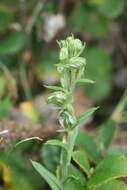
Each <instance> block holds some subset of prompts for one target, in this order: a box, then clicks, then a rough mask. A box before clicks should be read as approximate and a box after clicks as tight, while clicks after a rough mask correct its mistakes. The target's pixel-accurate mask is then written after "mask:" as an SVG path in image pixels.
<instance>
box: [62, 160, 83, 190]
mask: <svg viewBox="0 0 127 190" xmlns="http://www.w3.org/2000/svg"><path fill="white" fill-rule="evenodd" d="M68 176H69V178H68V181H67V183H66V184H67V185H66V190H84V187H85V184H86V179H85V176H84V175H83V173H82V172H81V171H80V170H78V169H77V168H76V167H75V166H73V165H72V164H71V165H70V166H69V167H68Z"/></svg>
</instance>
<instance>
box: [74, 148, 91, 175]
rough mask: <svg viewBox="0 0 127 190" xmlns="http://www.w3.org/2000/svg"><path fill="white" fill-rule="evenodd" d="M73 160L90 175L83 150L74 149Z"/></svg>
mask: <svg viewBox="0 0 127 190" xmlns="http://www.w3.org/2000/svg"><path fill="white" fill-rule="evenodd" d="M72 157H73V160H74V161H75V162H76V163H77V164H78V165H79V166H80V167H81V168H82V170H83V171H84V172H85V173H86V174H87V175H88V177H89V176H90V172H89V170H90V165H89V162H88V159H87V156H86V154H85V153H84V152H83V151H75V152H74V153H73V156H72Z"/></svg>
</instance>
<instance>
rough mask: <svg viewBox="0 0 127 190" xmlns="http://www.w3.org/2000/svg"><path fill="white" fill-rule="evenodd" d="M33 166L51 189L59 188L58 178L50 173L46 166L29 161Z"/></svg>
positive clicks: (56, 189)
mask: <svg viewBox="0 0 127 190" xmlns="http://www.w3.org/2000/svg"><path fill="white" fill-rule="evenodd" d="M31 162H32V165H33V167H34V168H35V169H36V170H37V172H38V173H39V174H40V175H41V176H42V177H43V178H44V179H45V181H46V182H47V183H48V184H49V186H50V187H51V188H52V190H61V184H60V182H59V181H58V179H57V178H56V177H55V176H54V175H53V174H52V173H50V172H49V171H48V170H47V169H46V168H44V167H43V166H42V165H41V164H39V163H37V162H35V161H31Z"/></svg>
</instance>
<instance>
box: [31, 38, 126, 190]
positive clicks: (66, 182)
mask: <svg viewBox="0 0 127 190" xmlns="http://www.w3.org/2000/svg"><path fill="white" fill-rule="evenodd" d="M58 45H59V47H60V54H59V63H58V64H56V67H57V71H58V73H59V75H60V83H61V86H60V87H58V86H46V87H47V88H48V89H51V90H54V91H55V92H53V93H51V94H49V96H48V97H47V103H49V104H54V105H55V106H56V107H57V108H58V112H59V113H58V120H59V123H60V129H59V130H58V132H59V133H62V134H63V139H62V141H60V140H58V139H52V140H48V141H47V142H46V144H48V145H54V146H60V148H61V155H60V163H59V165H58V167H57V170H56V175H54V174H53V173H51V172H50V171H48V170H47V169H46V168H45V167H44V166H42V165H41V164H39V163H37V162H35V161H32V165H33V166H34V168H35V169H36V170H37V171H38V172H39V173H40V175H41V176H42V177H43V178H44V179H45V180H46V182H47V183H48V185H49V186H50V188H51V189H52V190H93V189H95V190H107V189H109V190H118V188H119V187H122V188H121V190H122V189H124V188H125V187H126V189H127V186H126V184H124V183H123V182H122V181H119V180H115V178H118V177H121V176H127V158H126V157H124V156H123V155H122V156H121V155H115V156H114V155H113V156H110V157H108V158H105V159H104V160H102V161H101V159H100V158H99V159H98V160H97V161H96V165H97V166H96V168H93V167H91V162H89V160H90V159H89V156H88V155H87V154H86V152H83V151H82V150H78V151H74V147H75V144H76V138H77V135H78V126H79V125H80V124H81V123H82V122H84V120H86V119H88V117H89V116H90V115H91V114H93V113H94V111H96V110H97V107H94V108H91V109H89V110H87V111H85V112H84V113H82V114H81V115H79V116H76V115H75V114H74V108H73V106H72V103H73V100H74V91H75V88H76V86H77V85H78V84H80V83H94V81H92V80H90V79H87V78H84V71H85V67H86V59H85V58H84V57H82V56H81V54H82V52H83V51H84V48H85V44H82V42H81V41H80V40H79V39H75V38H74V36H73V35H72V36H70V37H67V38H66V39H65V40H61V41H58ZM87 139H88V138H87ZM90 141H91V140H90ZM88 143H89V142H88ZM86 144H87V142H86ZM93 151H94V150H93ZM93 153H94V152H93ZM72 160H73V161H74V162H75V164H77V165H78V166H79V167H75V166H74V165H73V164H72ZM79 168H80V169H79ZM84 174H85V175H84Z"/></svg>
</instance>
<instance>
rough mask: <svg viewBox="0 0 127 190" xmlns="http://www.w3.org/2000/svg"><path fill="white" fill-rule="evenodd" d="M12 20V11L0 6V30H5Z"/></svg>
mask: <svg viewBox="0 0 127 190" xmlns="http://www.w3.org/2000/svg"><path fill="white" fill-rule="evenodd" d="M12 20H13V13H12V11H10V10H9V9H8V8H7V7H5V6H0V31H1V30H2V31H3V30H5V29H6V28H7V27H8V26H9V24H10V23H11V22H12Z"/></svg>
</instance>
